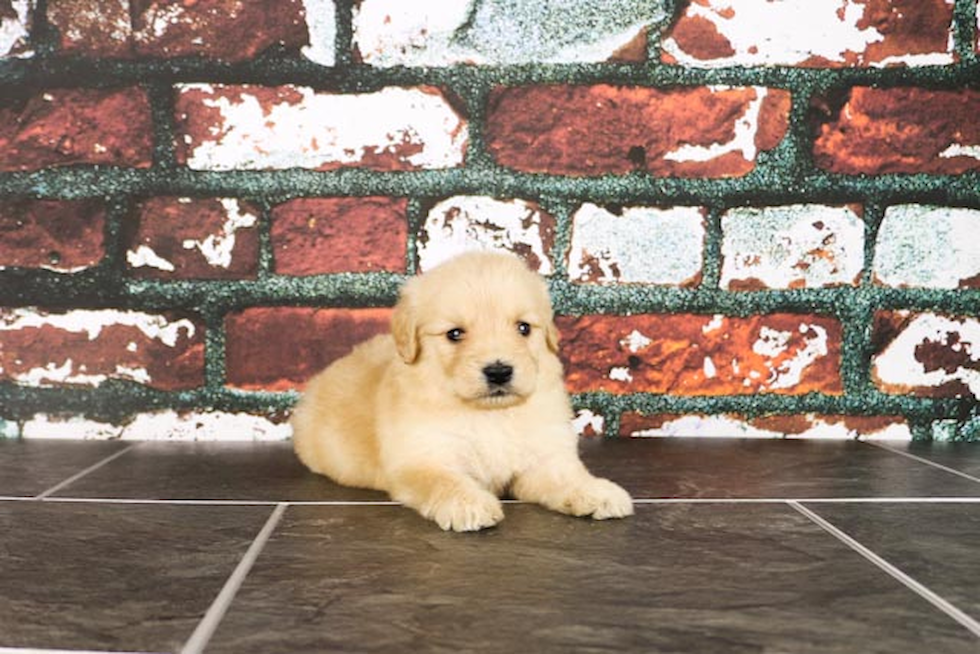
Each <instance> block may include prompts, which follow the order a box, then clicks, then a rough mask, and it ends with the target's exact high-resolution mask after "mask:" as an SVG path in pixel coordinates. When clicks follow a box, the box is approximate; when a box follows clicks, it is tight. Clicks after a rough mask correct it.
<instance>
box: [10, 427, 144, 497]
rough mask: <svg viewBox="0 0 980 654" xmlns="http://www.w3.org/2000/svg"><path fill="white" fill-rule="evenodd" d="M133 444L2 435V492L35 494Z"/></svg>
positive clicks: (20, 494)
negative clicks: (28, 438) (6, 436)
mask: <svg viewBox="0 0 980 654" xmlns="http://www.w3.org/2000/svg"><path fill="white" fill-rule="evenodd" d="M129 445H130V444H129V443H121V442H119V441H69V440H65V441H59V440H6V439H2V438H0V495H8V496H15V497H18V496H19V497H33V496H35V495H38V494H40V493H43V492H44V491H46V490H47V489H49V488H51V487H53V486H55V485H56V484H59V483H61V482H62V481H64V480H65V479H68V478H69V477H71V476H72V475H74V474H76V473H78V472H80V471H82V470H84V469H86V468H88V467H89V466H92V465H94V464H96V463H98V462H99V461H101V460H103V459H105V458H106V457H108V456H111V455H112V454H114V453H116V452H118V451H120V450H122V449H123V448H125V447H128V446H129Z"/></svg>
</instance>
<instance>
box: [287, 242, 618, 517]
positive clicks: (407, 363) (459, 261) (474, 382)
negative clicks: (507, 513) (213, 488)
mask: <svg viewBox="0 0 980 654" xmlns="http://www.w3.org/2000/svg"><path fill="white" fill-rule="evenodd" d="M557 350H558V332H557V329H556V328H555V325H554V322H553V321H552V309H551V302H550V300H549V298H548V290H547V286H546V285H545V283H544V280H542V278H541V277H539V276H538V275H536V274H535V273H533V272H531V271H530V270H528V269H527V268H526V267H525V266H524V264H523V263H522V262H521V261H520V260H519V259H518V258H517V257H514V256H513V255H509V254H501V253H490V252H479V253H470V254H464V255H461V256H459V257H457V258H455V259H452V260H450V261H448V262H446V263H444V264H442V265H440V266H438V267H436V268H435V269H433V270H431V271H429V272H427V273H425V274H424V275H421V276H419V277H415V278H413V279H411V280H410V281H409V282H408V283H407V284H405V286H404V287H403V288H402V291H401V294H400V297H399V300H398V303H397V305H396V306H395V310H394V313H393V315H392V333H391V334H390V335H383V336H376V337H374V338H373V339H371V340H368V341H366V342H364V343H362V344H360V345H359V346H357V347H356V348H355V349H354V351H353V352H352V353H351V354H349V355H348V356H346V357H344V358H342V359H340V360H338V361H337V362H335V363H334V364H332V365H331V366H330V367H328V368H327V369H326V370H324V371H323V372H321V373H320V374H319V375H318V376H316V377H314V378H313V379H312V380H311V381H310V383H309V385H308V386H307V388H306V392H305V394H304V396H303V398H302V399H301V401H300V402H299V404H298V405H297V407H296V410H295V412H294V413H293V416H292V421H291V422H292V428H293V445H294V447H295V450H296V454H297V455H298V456H299V458H300V460H301V461H302V462H303V463H304V464H305V465H306V466H307V467H308V468H310V469H311V470H313V471H314V472H317V473H320V474H323V475H326V476H327V477H330V478H331V479H333V480H334V481H336V482H337V483H340V484H344V485H346V486H357V487H362V488H373V489H378V490H383V491H386V492H387V493H388V494H389V495H391V497H392V498H393V499H395V500H397V501H399V502H402V503H403V504H405V505H407V506H409V507H412V508H413V509H415V510H416V511H418V512H419V513H421V514H422V515H423V516H425V517H426V518H429V519H431V520H434V521H435V522H436V523H437V524H438V525H439V526H440V527H442V528H443V529H446V530H450V529H451V530H454V531H475V530H479V529H483V528H485V527H491V526H493V525H495V524H497V523H498V522H500V521H501V520H502V519H503V517H504V512H503V508H502V506H501V503H500V500H499V499H498V497H499V496H500V495H501V494H502V493H504V492H509V493H510V494H512V495H513V496H514V497H515V498H517V499H518V500H523V501H527V502H535V503H538V504H541V505H542V506H545V507H547V508H549V509H553V510H555V511H560V512H562V513H567V514H570V515H575V516H591V517H592V518H595V519H597V520H603V519H606V518H621V517H624V516H627V515H631V514H632V513H633V504H632V500H631V499H630V496H629V495H628V494H627V493H626V491H625V490H623V489H622V488H621V487H619V486H617V485H616V484H614V483H613V482H611V481H609V480H607V479H600V478H597V477H594V476H592V475H591V474H590V473H589V471H588V470H586V468H585V466H584V465H583V464H582V462H581V460H580V459H579V456H578V445H577V441H578V437H577V435H576V434H575V432H574V430H573V429H572V425H571V418H572V411H571V406H570V403H569V400H568V395H567V393H566V392H565V388H564V383H563V379H562V368H561V363H560V362H559V360H558V357H557V356H556V352H557Z"/></svg>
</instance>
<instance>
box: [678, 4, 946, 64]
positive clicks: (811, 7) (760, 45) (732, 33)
mask: <svg viewBox="0 0 980 654" xmlns="http://www.w3.org/2000/svg"><path fill="white" fill-rule="evenodd" d="M922 1H925V0H922ZM945 2H946V4H947V5H949V6H952V4H953V2H954V0H945ZM869 4H871V3H865V2H851V1H850V0H819V1H814V0H779V1H778V2H774V1H773V0H699V1H697V2H691V3H689V4H688V5H686V7H685V9H684V18H682V19H681V20H682V21H683V20H685V19H686V20H689V21H702V22H703V24H704V25H709V26H710V28H708V27H704V28H702V29H703V30H704V31H705V32H707V31H708V29H712V30H713V31H714V32H715V33H716V35H713V36H712V38H713V39H716V40H718V41H719V45H718V46H717V50H718V51H717V52H712V53H706V52H701V51H699V52H693V51H691V52H689V51H685V50H684V49H683V47H682V45H681V44H680V43H678V40H677V39H675V38H673V37H668V38H666V39H665V40H664V43H663V49H664V52H665V53H666V54H667V55H669V56H670V57H671V58H672V59H673V60H675V61H676V62H677V63H679V64H682V65H685V66H693V67H703V68H720V67H727V66H794V65H807V64H808V63H810V62H814V61H824V62H829V63H831V64H837V65H845V64H858V65H870V66H878V67H881V66H890V65H896V64H904V65H914V66H931V65H945V64H950V63H953V61H954V56H953V44H952V43H953V42H952V32H951V31H950V33H949V34H948V36H947V39H946V47H945V48H943V49H942V50H940V51H937V52H927V53H918V54H905V55H895V56H888V57H884V58H883V59H880V60H879V59H876V58H873V57H869V55H868V49H869V46H872V45H874V44H877V43H879V42H881V41H883V40H885V39H886V38H889V37H891V36H892V35H891V34H890V33H888V32H884V33H883V32H881V31H879V30H878V28H877V27H876V26H875V25H873V24H870V23H869V22H868V21H867V20H866V17H865V11H866V9H867V8H868V5H869ZM892 38H894V37H892ZM721 44H724V45H723V46H722V45H721ZM698 46H699V48H698V49H699V50H703V49H704V48H705V44H704V42H703V39H702V40H701V42H699V43H698ZM721 50H726V51H727V52H725V53H722V52H721Z"/></svg>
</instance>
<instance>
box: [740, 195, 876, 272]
mask: <svg viewBox="0 0 980 654" xmlns="http://www.w3.org/2000/svg"><path fill="white" fill-rule="evenodd" d="M721 228H722V233H723V241H722V248H721V249H722V257H723V264H722V271H721V286H722V288H727V289H733V288H736V289H737V288H746V287H747V288H819V287H824V286H836V285H847V284H856V283H857V281H858V279H859V277H860V275H861V270H862V267H863V262H864V224H863V222H862V221H861V218H859V217H858V215H857V213H856V212H855V210H854V209H852V208H850V207H829V206H822V205H790V206H785V207H765V208H752V207H742V208H737V209H732V210H730V211H727V212H726V213H725V214H724V215H723V216H722V219H721Z"/></svg>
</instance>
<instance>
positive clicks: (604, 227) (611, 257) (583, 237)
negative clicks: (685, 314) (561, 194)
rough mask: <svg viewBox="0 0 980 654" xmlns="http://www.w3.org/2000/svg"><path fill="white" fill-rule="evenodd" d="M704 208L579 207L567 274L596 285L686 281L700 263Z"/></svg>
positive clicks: (692, 281) (695, 276)
mask: <svg viewBox="0 0 980 654" xmlns="http://www.w3.org/2000/svg"><path fill="white" fill-rule="evenodd" d="M704 232H705V225H704V211H703V210H702V209H700V208H697V207H673V208H669V209H657V208H651V207H627V208H624V209H623V210H622V211H621V212H617V213H613V212H610V211H608V210H606V209H603V208H601V207H598V206H596V205H594V204H585V205H583V206H582V207H581V208H580V209H579V210H578V211H577V212H576V213H575V216H574V217H573V226H572V245H571V250H570V252H569V255H568V275H569V277H570V278H571V280H572V281H575V282H596V283H599V284H615V283H623V284H633V283H636V284H663V285H679V286H683V285H691V284H696V283H697V282H698V280H699V279H700V277H701V268H702V265H703V261H704V253H703V251H704Z"/></svg>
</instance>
